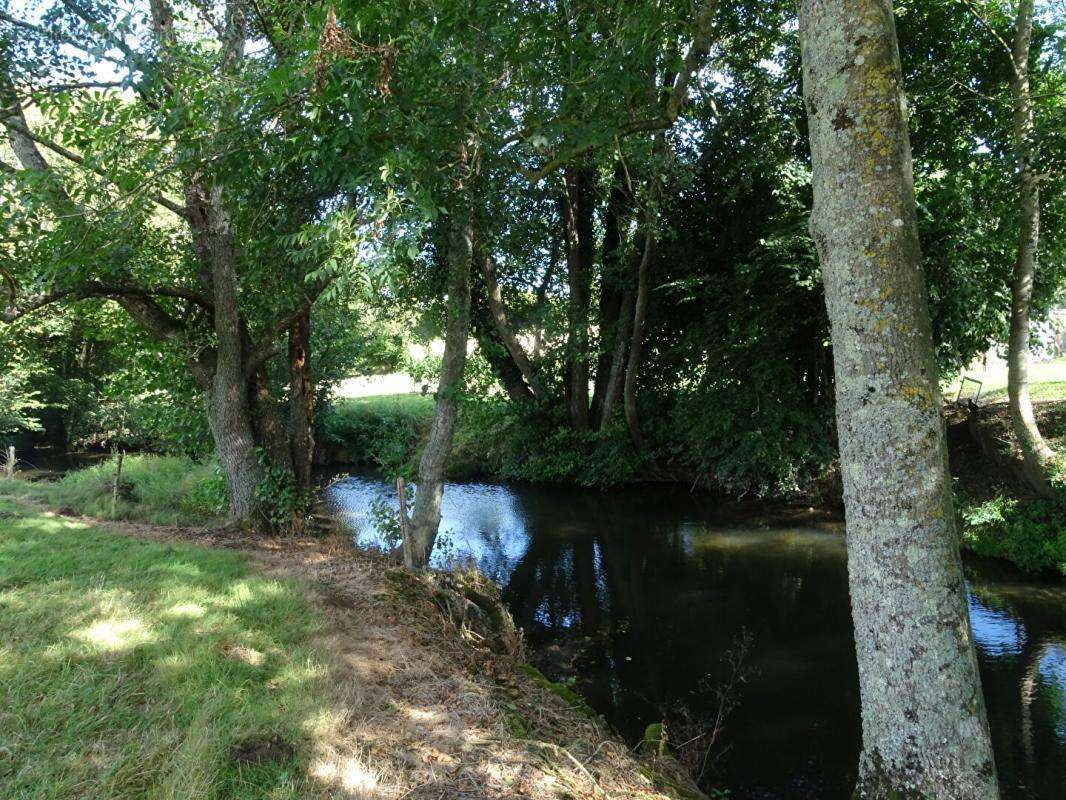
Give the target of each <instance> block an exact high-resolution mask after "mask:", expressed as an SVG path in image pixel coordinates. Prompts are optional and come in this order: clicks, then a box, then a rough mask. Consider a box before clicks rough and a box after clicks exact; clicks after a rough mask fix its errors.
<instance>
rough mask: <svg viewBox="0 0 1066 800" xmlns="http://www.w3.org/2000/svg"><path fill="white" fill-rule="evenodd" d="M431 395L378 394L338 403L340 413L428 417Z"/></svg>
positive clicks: (346, 399)
mask: <svg viewBox="0 0 1066 800" xmlns="http://www.w3.org/2000/svg"><path fill="white" fill-rule="evenodd" d="M433 402H434V401H433V395H432V394H418V393H408V394H378V395H370V396H368V397H348V398H345V399H343V400H340V401H338V403H337V406H336V407H337V410H338V411H339V412H340V413H346V412H348V413H353V412H354V413H360V412H376V413H402V414H410V415H412V416H429V415H431V414H432V413H433Z"/></svg>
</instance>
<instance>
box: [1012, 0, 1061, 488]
mask: <svg viewBox="0 0 1066 800" xmlns="http://www.w3.org/2000/svg"><path fill="white" fill-rule="evenodd" d="M1032 31H1033V0H1020V2H1019V3H1018V17H1017V20H1016V23H1015V30H1014V43H1013V53H1012V59H1011V60H1012V62H1013V63H1012V73H1011V82H1010V86H1011V98H1012V100H1013V104H1014V147H1015V151H1016V153H1017V159H1018V256H1017V258H1016V259H1015V261H1014V275H1013V279H1012V280H1011V304H1010V339H1009V341H1008V345H1007V367H1008V372H1007V393H1008V395H1009V397H1010V410H1011V419H1012V421H1013V423H1014V436H1015V438H1017V440H1018V444H1019V446H1020V448H1021V451H1022V459H1023V467H1024V469H1023V472H1024V475H1025V478H1026V482H1027V483H1028V484H1029V485H1030V487H1031V488H1032V489H1033V490H1034V491H1036V492H1038V493H1040V494H1042V495H1044V496H1051V495H1053V494H1054V491H1053V490H1052V488H1051V486H1050V484H1049V482H1048V466H1049V463H1050V462H1051V460H1052V459H1053V458H1054V457H1055V454H1054V452H1053V451H1052V450H1051V448H1050V447H1048V445H1047V443H1046V442H1045V441H1044V437H1043V436H1041V434H1040V428H1039V427H1038V426H1037V423H1036V415H1035V414H1034V413H1033V401H1032V398H1030V396H1029V307H1030V303H1031V300H1032V297H1033V279H1034V277H1035V276H1036V268H1037V247H1038V246H1039V243H1040V183H1039V180H1038V178H1037V176H1036V174H1035V173H1034V171H1033V160H1034V158H1035V155H1036V154H1035V152H1034V145H1033V137H1034V130H1033V101H1032V97H1031V94H1030V89H1029V44H1030V40H1031V38H1032Z"/></svg>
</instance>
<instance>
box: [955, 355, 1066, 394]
mask: <svg viewBox="0 0 1066 800" xmlns="http://www.w3.org/2000/svg"><path fill="white" fill-rule="evenodd" d="M963 376H965V377H967V378H974V379H975V380H979V381H981V383H982V386H981V402H982V403H997V402H1001V401H1003V400H1006V399H1007V365H1006V364H1005V363H999V364H996V365H994V366H991V367H988V368H987V369H976V370H964V371H963V373H962V375H960V376H959V377H958V378H956V379H955V380H953V381H951V382H950V383H948V384H947V385H946V386H945V387H944V397H945V398H946V399H948V400H954V399H955V398H956V397H957V396H958V393H959V383H960V381H961V379H962V377H963ZM973 389H974V387H973V386H971V385H967V387H966V394H967V395H969V394H971V393H972V392H973ZM1029 392H1030V394H1031V395H1032V397H1033V399H1034V400H1064V399H1066V358H1056V359H1054V360H1052V361H1032V362H1030V364H1029Z"/></svg>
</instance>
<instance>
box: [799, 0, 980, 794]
mask: <svg viewBox="0 0 1066 800" xmlns="http://www.w3.org/2000/svg"><path fill="white" fill-rule="evenodd" d="M800 41H801V48H802V58H803V91H804V98H805V101H806V105H807V113H808V117H809V121H810V140H811V155H812V164H813V185H814V211H813V214H812V217H811V233H812V236H813V238H814V241H815V244H816V247H817V250H818V255H819V260H820V262H821V265H822V275H823V281H824V285H825V294H826V306H827V309H828V312H829V319H830V322H831V324H832V332H833V333H832V340H833V354H834V362H835V372H836V393H837V429H838V435H839V440H840V452H841V465H842V469H843V478H844V503H845V509H846V513H847V547H848V576H849V584H850V590H851V605H852V617H853V620H854V625H855V641H856V651H857V657H858V667H859V685H860V690H861V698H862V728H863V749H862V754H861V756H860V760H859V772H858V781H857V785H856V790H855V796H856V797H857V798H863V800H890V798H892V799H893V800H894V799H896V798H909V799H910V798H937V800H995V799H996V798H998V796H999V791H998V788H997V781H996V772H995V767H994V765H993V760H992V748H991V744H990V740H989V733H988V723H987V720H986V716H985V707H984V698H983V695H982V693H981V685H980V679H979V676H978V672H977V661H976V657H975V654H974V649H973V643H972V637H971V632H970V624H969V618H968V615H967V610H966V596H965V584H964V582H963V574H962V563H961V559H960V556H959V548H958V540H957V536H956V531H955V513H954V508H953V504H952V496H951V485H950V482H949V477H948V470H947V451H946V447H945V436H944V428H943V422H942V419H941V399H940V393H939V389H938V386H937V369H936V364H935V362H934V356H933V340H932V333H931V326H930V321H929V311H928V305H927V299H926V293H925V280H924V274H923V271H922V264H921V252H920V248H919V244H918V234H917V223H916V215H915V206H914V190H913V170H912V166H911V154H910V140H909V136H908V133H907V117H906V109H905V101H904V97H903V93H902V87H901V75H900V65H899V53H898V50H897V43H896V34H895V26H894V22H893V18H892V6H891V3H890V2H888V0H803V3H802V6H801V11H800Z"/></svg>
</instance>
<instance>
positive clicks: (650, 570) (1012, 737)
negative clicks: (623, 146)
mask: <svg viewBox="0 0 1066 800" xmlns="http://www.w3.org/2000/svg"><path fill="white" fill-rule="evenodd" d="M326 493H327V497H328V498H329V499H330V501H331V502H332V503H333V505H334V507H335V508H336V509H337V511H338V513H339V515H340V516H341V518H342V519H343V520H344V521H345V522H346V523H347V524H348V525H349V526H350V527H351V529H352V530H353V532H354V533H355V535H356V536H357V538H358V539H359V540H360V541H362V542H364V543H373V542H376V541H378V539H377V530H376V527H375V525H374V522H373V516H372V515H371V514H369V507H370V504H371V502H372V501H373V500H374V499H375V498H387V499H388V502H389V503H390V504H391V505H392V507H393V508H394V507H395V493H394V492H391V493H390V492H389V489H388V488H387V487H386V486H385V484H384V483H383V482H381V481H380V480H378V479H376V478H375V477H373V476H372V475H356V476H353V477H349V478H346V479H344V480H341V481H339V482H337V483H335V484H334V485H332V486H331V487H330V488H329V489H327V492H326ZM441 530H442V545H443V546H442V547H441V548H440V549H439V550H438V551H437V553H436V556H435V557H436V558H437V559H438V563H441V561H443V560H445V559H456V560H461V559H469V558H473V559H474V560H476V561H477V563H478V565H479V567H480V568H481V570H482V571H484V572H485V573H487V574H488V575H490V576H491V577H493V578H494V579H496V580H497V581H498V582H499V583H500V585H501V586H502V587H504V598H505V599H506V601H507V603H508V605H509V606H510V608H511V610H512V612H513V614H514V616H515V617H516V619H517V620H518V622H519V624H520V625H521V626H523V627H524V628H525V631H526V635H527V639H528V641H529V643H530V644H531V645H532V647H533V649H534V651H535V652H537V653H539V654H540V657H541V658H542V659H544V660H545V661H546V668H547V669H548V670H549V671H551V670H552V669H554V668H555V667H558V668H559V669H560V670H561V671H563V672H565V671H567V670H568V669H572V670H573V672H574V673H575V674H576V675H577V686H578V688H579V689H580V691H581V692H582V693H583V694H584V695H585V697H586V698H587V699H588V700H589V702H590V704H591V705H592V706H593V707H594V708H595V709H596V710H597V711H599V712H601V713H602V714H603V715H604V716H605V717H607V719H608V720H609V721H610V722H611V723H612V724H613V725H614V726H615V727H616V728H617V729H618V730H619V731H620V732H622V733H623V735H625V736H626V737H628V738H629V740H630V741H636V740H638V739H639V738H640V735H641V732H642V731H643V730H644V727H645V726H646V725H647V724H648V723H651V722H655V721H658V720H660V719H662V718H663V717H664V713H672V714H673V716H675V717H676V716H677V714H678V711H677V707H678V705H679V704H680V705H683V706H684V707H685V708H687V709H688V710H689V712H690V715H693V716H695V717H698V718H699V717H703V718H706V717H708V716H710V715H712V714H713V713H714V711H715V710H716V709H717V708H718V701H717V700H716V699H715V697H714V694H713V691H712V689H713V687H715V686H719V685H721V684H722V683H723V682H725V681H727V680H728V679H729V677H730V675H731V674H733V670H732V669H731V668H730V667H729V666H728V665H727V664H726V663H725V661H724V659H725V657H726V656H727V655H728V654H729V653H731V652H732V653H735V652H737V642H738V640H739V639H741V638H743V632H744V631H748V632H750V635H751V637H752V638H751V641H752V643H751V646H750V649H749V652H748V655H747V658H746V659H745V665H746V667H745V668H746V669H750V670H752V671H753V672H751V674H749V675H748V677H747V679H746V682H745V683H744V685H743V687H742V695H741V697H740V704H739V706H738V707H737V708H736V710H735V711H734V712H733V713H732V715H731V716H729V717H728V719H727V721H726V724H725V729H724V730H723V731H722V733H721V735H720V738H719V743H720V745H722V746H724V747H725V748H726V750H725V752H724V753H722V754H721V756H720V757H719V758H718V760H717V761H716V762H715V767H714V772H713V774H712V776H711V781H710V782H711V783H712V784H714V785H719V786H722V787H728V788H730V789H731V790H732V796H733V797H734V798H737V800H755V799H758V800H763V799H767V800H768V799H769V798H774V799H777V798H789V800H792V799H793V798H795V799H799V798H803V799H804V800H807V799H808V798H810V799H811V800H814V798H818V800H835V799H836V798H839V799H840V800H846V798H847V797H848V795H849V791H850V788H851V782H852V779H853V776H854V767H855V762H856V759H857V756H858V750H859V744H860V727H859V699H858V677H857V673H856V667H855V657H854V650H853V639H852V632H851V622H850V616H849V607H848V594H847V576H846V571H845V552H844V543H843V537H842V535H841V533H842V526H841V525H840V523H837V522H832V521H825V520H819V518H818V517H817V516H815V515H806V514H801V513H792V514H791V515H786V514H783V513H777V514H776V515H767V514H763V513H760V512H759V511H758V510H757V509H754V508H748V509H739V508H736V507H729V506H726V505H724V504H721V503H718V502H717V501H715V500H713V499H707V498H699V497H694V496H691V495H689V494H687V493H685V492H683V491H671V490H647V489H639V490H625V491H618V492H609V493H600V492H592V491H583V490H576V489H562V488H548V487H530V486H499V485H486V484H478V483H465V484H449V485H448V486H447V488H446V489H445V492H444V508H443V522H442V525H441ZM967 577H968V579H969V588H970V615H971V620H972V622H973V629H974V637H975V640H976V643H977V653H978V658H979V660H980V666H981V677H982V680H983V682H984V689H985V696H986V698H987V701H988V711H989V716H990V720H991V727H992V736H993V740H994V745H995V752H996V759H997V765H998V768H999V770H1000V778H1001V782H1002V784H1003V788H1004V797H1005V798H1029V799H1032V800H1062V799H1063V798H1066V583H1063V582H1058V583H1056V582H1054V581H1042V580H1040V579H1035V578H1033V577H1031V576H1025V575H1022V574H1020V573H1018V572H1016V571H1014V570H1011V569H1009V568H1005V567H1003V566H1001V565H999V564H989V563H976V562H968V563H967ZM720 749H721V748H719V750H720Z"/></svg>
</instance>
